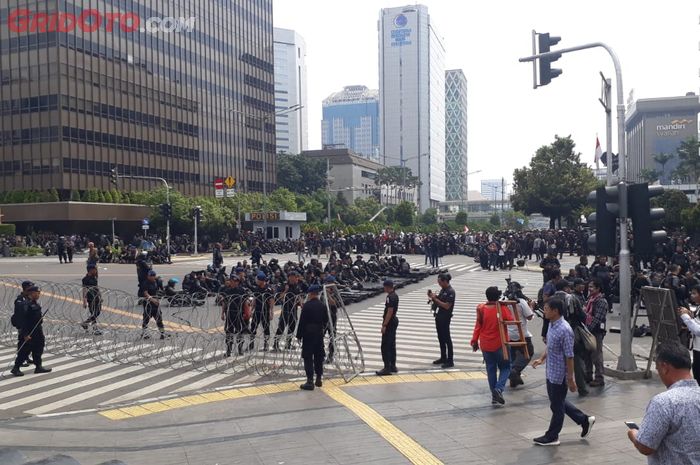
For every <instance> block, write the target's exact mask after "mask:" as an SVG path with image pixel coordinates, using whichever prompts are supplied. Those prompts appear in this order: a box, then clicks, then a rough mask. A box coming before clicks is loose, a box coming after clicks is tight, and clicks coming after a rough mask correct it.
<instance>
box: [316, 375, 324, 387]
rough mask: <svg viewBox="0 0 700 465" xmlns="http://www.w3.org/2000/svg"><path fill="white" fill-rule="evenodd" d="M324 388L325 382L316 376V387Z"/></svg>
mask: <svg viewBox="0 0 700 465" xmlns="http://www.w3.org/2000/svg"><path fill="white" fill-rule="evenodd" d="M322 386H323V381H322V380H321V377H320V376H316V387H322Z"/></svg>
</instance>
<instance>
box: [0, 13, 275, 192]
mask: <svg viewBox="0 0 700 465" xmlns="http://www.w3.org/2000/svg"><path fill="white" fill-rule="evenodd" d="M273 76H274V65H273V28H272V0H206V1H198V0H150V1H138V0H112V1H100V0H40V1H26V0H3V1H1V2H0V189H2V190H4V191H11V190H48V189H52V188H56V189H58V190H59V191H60V192H61V196H62V197H63V198H64V199H65V198H67V197H66V196H67V195H70V191H76V190H80V191H82V190H86V189H92V188H96V189H103V190H107V189H110V188H111V187H112V186H111V184H110V170H111V169H112V168H113V167H115V166H116V167H117V170H118V172H119V174H121V175H133V176H150V177H162V178H165V179H166V180H167V181H168V182H169V183H170V184H171V185H173V186H174V188H175V189H177V190H179V191H181V192H183V193H185V194H186V195H203V194H211V193H213V180H214V179H215V178H217V177H226V176H229V175H230V176H233V177H235V178H236V179H237V187H238V188H239V189H242V190H248V191H262V190H263V182H266V183H267V187H268V189H272V188H274V185H275V167H274V154H275V125H274V117H273V116H272V114H273V112H274V108H275V107H274V78H273ZM263 122H265V124H264V126H265V128H264V131H263V130H262V126H263ZM263 137H264V139H265V144H263ZM263 145H266V147H265V152H266V154H265V156H263V153H262V149H263ZM263 170H265V171H263ZM155 186H157V184H155V183H153V182H150V181H140V180H128V179H124V180H120V185H119V188H120V189H121V190H125V191H129V190H145V189H150V188H153V187H155Z"/></svg>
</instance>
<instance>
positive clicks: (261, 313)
mask: <svg viewBox="0 0 700 465" xmlns="http://www.w3.org/2000/svg"><path fill="white" fill-rule="evenodd" d="M260 325H262V328H263V334H265V338H266V339H267V338H268V337H269V336H270V310H268V309H263V310H258V309H256V310H255V311H254V312H253V318H252V319H251V321H250V332H251V334H253V336H255V335H256V334H257V332H258V326H260Z"/></svg>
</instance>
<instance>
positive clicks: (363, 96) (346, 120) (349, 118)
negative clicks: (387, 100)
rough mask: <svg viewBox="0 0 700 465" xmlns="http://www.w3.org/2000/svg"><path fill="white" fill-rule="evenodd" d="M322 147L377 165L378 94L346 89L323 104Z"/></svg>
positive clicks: (370, 91) (360, 89)
mask: <svg viewBox="0 0 700 465" xmlns="http://www.w3.org/2000/svg"><path fill="white" fill-rule="evenodd" d="M321 126H322V127H321V132H322V138H323V141H322V142H323V146H324V147H326V146H334V147H345V148H349V149H350V150H352V151H353V152H355V153H356V154H358V155H361V156H362V157H364V158H366V159H368V160H371V161H373V162H376V163H379V162H380V157H379V92H378V91H377V90H370V89H368V88H367V87H365V86H346V87H345V88H343V90H342V91H340V92H336V93H334V94H331V95H330V96H329V97H328V98H326V99H325V100H324V101H323V122H322V123H321Z"/></svg>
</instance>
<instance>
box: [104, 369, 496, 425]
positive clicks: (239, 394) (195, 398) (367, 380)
mask: <svg viewBox="0 0 700 465" xmlns="http://www.w3.org/2000/svg"><path fill="white" fill-rule="evenodd" d="M475 379H486V375H485V374H484V373H480V372H478V373H465V372H449V373H435V374H403V375H396V376H388V377H386V378H381V377H374V376H358V377H356V378H354V379H353V380H352V381H350V382H349V383H347V384H346V383H345V382H344V381H343V380H342V379H339V378H338V379H328V380H324V382H325V383H326V386H329V387H333V388H340V389H344V388H348V387H359V386H368V385H387V384H409V383H430V382H438V381H464V380H475ZM298 390H299V385H298V384H296V383H291V382H290V383H278V384H265V385H261V386H250V387H244V388H237V389H227V390H223V391H213V392H205V393H202V394H195V395H187V396H182V397H175V398H172V399H166V400H162V401H154V402H148V403H145V404H140V405H136V406H132V407H121V408H115V409H109V410H102V411H100V412H97V413H99V414H100V415H102V416H103V417H105V418H108V419H110V420H114V421H117V420H126V419H129V418H137V417H143V416H146V415H151V414H154V413H161V412H167V411H169V410H175V409H180V408H184V407H192V406H195V405H204V404H210V403H212V402H221V401H224V400H231V399H241V398H245V397H259V396H264V395H271V394H279V393H281V392H295V391H298Z"/></svg>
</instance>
